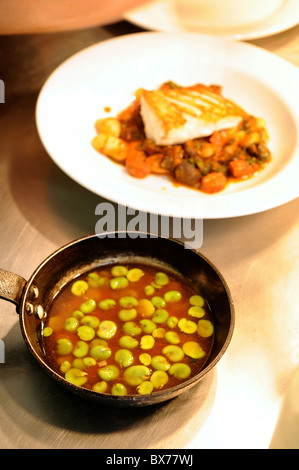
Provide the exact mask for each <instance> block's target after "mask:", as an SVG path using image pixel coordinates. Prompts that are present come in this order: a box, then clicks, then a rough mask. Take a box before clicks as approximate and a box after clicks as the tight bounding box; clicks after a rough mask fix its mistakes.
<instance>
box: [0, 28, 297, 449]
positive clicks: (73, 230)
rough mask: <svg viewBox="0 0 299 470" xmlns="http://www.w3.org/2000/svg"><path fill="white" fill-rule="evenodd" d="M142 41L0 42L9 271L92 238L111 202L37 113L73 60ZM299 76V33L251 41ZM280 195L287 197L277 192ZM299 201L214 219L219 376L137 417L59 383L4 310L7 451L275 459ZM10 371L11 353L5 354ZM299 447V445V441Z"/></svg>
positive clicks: (2, 426) (290, 350) (292, 345)
mask: <svg viewBox="0 0 299 470" xmlns="http://www.w3.org/2000/svg"><path fill="white" fill-rule="evenodd" d="M136 31H141V30H139V28H136V27H135V26H133V25H130V24H129V23H126V22H121V23H118V24H115V25H113V26H109V27H105V28H93V29H89V30H82V31H77V32H68V33H59V34H46V35H41V36H38V35H28V36H12V37H0V78H1V79H2V80H3V81H4V83H5V104H0V220H1V229H0V266H1V268H4V269H7V270H9V271H12V272H15V273H17V274H20V275H21V276H23V277H25V278H28V277H29V276H30V275H31V274H32V272H33V271H34V269H35V268H36V267H37V265H38V264H39V263H40V262H41V261H43V260H44V258H45V257H46V256H47V255H49V254H50V253H52V252H53V251H54V250H55V249H56V248H58V247H59V246H61V245H63V244H64V243H67V242H69V241H70V240H72V239H75V238H77V237H80V236H83V235H86V234H89V233H94V230H95V224H96V221H97V216H96V215H95V207H96V205H97V204H98V203H99V202H101V199H100V198H99V197H98V196H96V195H94V194H92V193H90V192H89V191H87V190H85V189H84V188H82V187H81V186H79V185H78V184H76V183H75V182H74V181H72V180H71V179H69V178H68V177H67V176H66V175H65V174H64V173H62V172H61V171H60V170H59V169H58V168H57V167H56V166H55V164H54V163H53V162H52V160H51V159H50V158H49V156H48V155H47V153H46V151H45V150H44V148H43V146H42V144H41V142H40V140H39V137H38V135H37V131H36V127H35V105H36V99H37V96H38V93H39V90H40V88H41V86H42V84H43V82H44V81H45V80H46V78H47V77H48V75H49V74H50V73H51V72H52V71H53V70H54V69H55V68H56V67H57V66H58V65H59V64H60V63H61V62H62V61H64V60H65V59H66V58H68V57H69V56H70V55H72V54H73V53H75V52H77V51H79V50H81V49H82V48H84V47H86V46H88V45H90V44H93V43H96V42H99V41H103V40H105V39H107V38H110V37H113V36H117V35H122V34H127V33H131V32H136ZM252 42H253V43H254V44H256V45H258V46H260V47H264V48H265V49H267V50H270V51H271V52H273V53H276V54H278V55H280V56H282V57H284V58H285V59H287V60H289V61H291V62H292V63H294V64H295V65H297V66H299V26H298V27H296V28H293V29H291V30H289V31H287V32H284V33H281V34H278V35H275V36H273V37H268V38H264V39H259V40H256V41H252ZM278 190H279V188H278ZM298 211H299V201H298V199H297V200H295V201H293V202H290V203H288V204H285V205H283V206H281V207H278V208H276V209H272V210H270V211H267V212H264V213H260V214H256V215H250V216H247V217H239V218H236V219H226V220H207V221H204V225H203V228H204V235H203V237H204V238H203V246H202V248H201V252H202V253H203V254H204V255H206V256H207V257H208V258H209V259H210V260H211V261H212V262H213V263H215V264H216V265H217V267H218V268H219V269H220V271H221V272H222V273H223V275H224V277H225V278H226V281H227V282H228V284H229V287H230V289H231V293H232V296H233V299H234V303H235V310H236V325H235V331H234V335H233V339H232V342H231V345H230V347H229V349H228V351H227V352H226V354H225V356H224V358H223V359H222V360H221V361H220V363H219V365H218V366H217V367H216V368H215V370H214V371H213V372H212V373H211V374H210V375H208V376H207V377H206V378H205V379H204V380H203V381H202V382H201V383H200V384H199V385H197V386H196V387H194V388H193V389H191V390H190V391H189V392H187V393H186V394H183V395H181V396H180V397H178V398H176V399H174V400H172V401H170V402H168V403H165V404H163V405H159V406H154V407H148V408H144V409H138V410H121V409H106V408H102V407H100V406H98V405H95V404H93V403H89V402H85V401H82V400H80V399H78V398H77V397H75V396H73V395H72V394H70V393H69V392H67V391H65V390H64V389H62V388H61V387H60V386H59V385H57V384H56V383H54V382H53V381H52V380H51V379H50V378H49V377H48V376H47V375H45V373H44V372H43V371H42V370H41V369H40V367H39V366H38V365H37V363H36V362H35V360H34V359H33V358H32V356H31V354H30V353H29V352H28V350H27V348H26V346H25V344H24V342H23V339H22V335H21V332H20V328H19V324H18V316H17V314H16V311H15V308H14V306H13V305H12V304H10V303H8V302H5V301H2V300H1V301H0V339H2V341H3V342H4V345H5V361H4V362H3V361H2V363H0V448H2V449H23V448H30V449H37V448H44V449H60V448H69V449H73V448H97V449H186V451H187V450H188V449H216V448H223V449H230V448H233V449H236V448H243V449H245V448H250V449H253V448H255V449H257V448H261V449H267V448H269V446H270V442H271V438H272V435H273V432H274V429H275V426H276V422H277V419H278V416H279V411H280V407H281V403H282V398H283V396H284V393H285V391H286V389H287V386H288V383H289V380H290V376H291V374H292V372H293V371H294V370H295V368H296V367H297V365H298V362H299V290H298V287H297V284H298V280H299V246H298V240H299V217H298ZM0 361H1V355H0ZM297 443H298V447H299V438H298V441H297Z"/></svg>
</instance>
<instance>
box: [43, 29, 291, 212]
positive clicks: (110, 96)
mask: <svg viewBox="0 0 299 470" xmlns="http://www.w3.org/2000/svg"><path fill="white" fill-rule="evenodd" d="M167 80H173V81H175V82H177V83H179V84H181V85H191V84H194V83H196V82H202V83H205V84H210V83H216V84H221V85H222V86H223V94H224V96H226V97H228V98H230V99H232V100H234V101H236V103H238V104H240V105H241V106H243V107H244V108H245V109H246V110H247V111H248V112H250V113H252V114H253V115H255V116H259V117H263V118H264V119H265V120H266V126H267V129H268V131H269V134H270V149H271V151H272V153H273V161H272V162H271V163H270V164H269V165H268V166H267V168H266V169H264V170H263V171H262V172H261V173H260V174H259V175H257V176H255V177H253V178H251V179H249V180H247V181H244V182H239V183H233V184H230V185H229V186H228V187H227V188H226V189H225V190H224V191H222V192H221V193H217V194H213V195H207V194H203V193H201V192H200V191H196V190H193V189H189V188H185V187H177V186H175V185H173V184H172V183H171V181H170V180H169V179H167V178H166V177H161V176H156V175H150V176H149V177H147V178H145V179H136V178H134V177H131V176H130V175H129V174H128V173H127V171H126V169H125V168H124V167H123V166H120V165H117V164H115V163H113V162H112V161H111V160H110V159H108V158H107V157H105V156H103V155H101V154H99V153H98V152H96V151H95V150H94V149H93V148H92V147H91V140H92V138H93V137H94V135H95V131H94V123H95V121H96V119H98V118H101V117H105V116H109V114H107V112H105V111H104V108H105V107H106V106H110V107H111V112H110V114H111V115H115V113H116V112H117V111H119V110H121V109H123V108H124V107H125V106H126V105H127V104H129V102H130V101H131V100H132V99H133V93H134V91H135V90H137V89H138V88H140V87H145V88H156V87H157V86H159V85H160V84H161V83H163V82H164V81H167ZM298 83H299V70H298V69H297V68H296V67H295V66H293V65H291V64H289V63H288V62H286V61H284V60H283V59H281V58H278V57H276V56H274V55H272V54H270V53H269V52H266V51H264V50H262V49H260V48H258V47H256V46H252V45H249V44H243V43H241V42H237V41H231V40H228V39H226V40H223V39H221V40H220V39H217V38H212V37H210V36H200V35H192V34H188V33H174V34H171V33H157V32H147V33H137V34H132V35H127V36H123V37H120V38H114V39H109V40H108V41H105V42H102V43H100V44H95V45H93V46H91V47H89V48H87V49H85V50H83V51H82V52H79V53H77V54H75V55H74V56H73V57H71V58H70V59H68V60H67V61H66V62H64V63H63V64H62V65H61V66H60V67H58V69H56V71H54V73H53V74H52V75H51V76H50V77H49V79H48V80H47V81H46V83H45V85H44V86H43V88H42V90H41V92H40V96H39V98H38V102H37V108H36V120H37V128H38V131H39V135H40V138H41V140H42V142H43V144H44V146H45V148H46V150H47V151H48V153H49V155H50V156H51V157H52V159H53V160H54V162H56V164H57V165H58V166H59V167H60V168H61V169H62V170H63V171H64V172H65V173H66V174H67V175H69V176H70V177H71V178H73V179H74V180H75V181H76V182H78V183H80V184H81V185H82V186H84V187H85V188H88V189H89V190H90V191H93V192H94V193H96V194H98V195H101V196H103V197H104V198H107V199H108V200H111V201H114V202H117V203H120V204H122V205H126V206H127V207H132V208H134V209H137V210H140V211H145V212H148V213H156V214H161V215H166V216H176V217H190V218H203V219H204V218H225V217H234V216H240V215H246V214H252V213H256V212H261V211H264V210H267V209H271V208H273V207H276V206H278V205H281V204H284V203H286V202H288V201H290V200H292V199H294V198H296V197H297V196H299V185H298V175H299V147H298V135H299V88H298Z"/></svg>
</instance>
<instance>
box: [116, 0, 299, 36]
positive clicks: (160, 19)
mask: <svg viewBox="0 0 299 470" xmlns="http://www.w3.org/2000/svg"><path fill="white" fill-rule="evenodd" d="M207 1H208V0H207ZM124 18H125V19H126V20H127V21H130V22H131V23H133V24H135V25H137V26H140V27H142V28H145V29H150V30H153V31H161V32H191V33H200V34H211V35H213V36H222V37H223V36H224V37H227V38H232V39H237V40H245V39H256V38H261V37H265V36H270V35H272V34H277V33H280V32H282V31H285V30H287V29H289V28H292V27H293V26H296V25H297V24H298V23H299V1H298V0H283V3H282V5H281V7H280V8H278V9H277V10H276V11H275V12H274V13H273V14H272V15H270V16H269V17H268V18H267V19H264V20H261V21H258V22H255V23H252V24H250V25H243V26H242V27H238V26H235V27H232V26H227V27H225V26H223V27H222V28H220V27H213V26H212V25H209V24H208V25H207V26H205V27H204V26H203V25H199V26H198V27H193V29H192V28H191V27H190V25H189V24H188V23H187V19H186V18H184V16H178V14H177V11H176V9H175V7H174V5H173V2H172V0H157V1H153V2H150V3H147V4H145V5H143V6H141V7H139V8H136V9H134V10H131V11H129V12H127V13H126V14H125V16H124Z"/></svg>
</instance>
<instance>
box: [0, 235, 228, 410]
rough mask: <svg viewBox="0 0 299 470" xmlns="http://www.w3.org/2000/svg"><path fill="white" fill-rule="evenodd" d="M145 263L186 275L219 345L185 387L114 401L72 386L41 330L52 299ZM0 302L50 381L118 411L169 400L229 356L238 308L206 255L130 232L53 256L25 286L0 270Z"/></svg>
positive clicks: (79, 243)
mask: <svg viewBox="0 0 299 470" xmlns="http://www.w3.org/2000/svg"><path fill="white" fill-rule="evenodd" d="M115 262H117V263H125V262H127V263H134V262H141V263H143V264H144V263H145V264H150V265H152V266H154V267H159V268H163V267H164V268H165V269H170V270H172V271H174V272H176V273H177V274H179V275H181V276H183V278H185V279H187V280H188V281H189V282H190V283H191V284H192V285H193V288H194V289H195V290H196V291H198V292H200V293H201V295H202V296H203V297H205V298H206V299H207V302H208V303H209V305H210V307H211V310H212V314H213V320H214V325H215V340H214V345H213V348H212V351H211V355H210V356H209V358H208V360H207V362H206V364H205V366H204V368H203V369H202V370H201V371H200V372H199V373H198V374H197V375H196V376H195V377H193V378H191V379H189V380H187V381H186V382H184V383H182V384H180V385H178V386H175V387H172V388H169V389H166V390H164V391H158V392H154V393H152V394H150V395H136V396H135V395H134V396H132V395H128V396H116V395H108V394H102V393H97V392H93V391H91V390H87V389H84V388H83V387H78V386H76V385H72V384H71V383H69V382H68V381H66V380H65V379H64V378H63V377H61V376H60V375H58V374H57V373H56V372H55V371H53V370H52V369H51V368H50V367H49V365H48V364H47V357H46V355H45V353H44V351H43V348H42V342H41V326H42V322H43V319H44V318H45V316H46V314H47V312H48V311H49V308H50V305H51V303H52V302H53V299H54V298H55V297H56V295H57V294H58V293H59V292H60V290H61V289H62V288H63V287H64V286H65V285H66V284H67V283H68V282H69V281H71V280H72V279H74V278H75V277H77V276H79V275H81V274H83V273H85V272H87V271H90V270H91V269H95V268H97V267H99V266H103V265H106V264H110V263H115ZM0 297H1V298H4V299H6V300H9V301H11V302H13V303H14V304H15V305H16V310H17V313H18V314H19V319H20V327H21V331H22V334H23V337H24V340H25V343H26V345H27V347H28V348H29V350H30V351H31V353H32V354H33V356H34V357H35V359H36V360H37V361H38V363H39V364H40V365H41V366H42V368H43V369H44V370H45V371H46V372H47V373H48V374H50V376H51V377H52V378H53V379H55V380H56V381H58V383H59V384H61V385H63V386H64V387H65V388H67V389H68V390H70V391H72V392H74V393H76V394H77V395H79V396H80V397H82V398H87V399H92V400H96V401H98V402H99V403H102V404H105V405H112V406H118V407H130V406H145V405H151V404H156V403H160V402H163V401H166V400H170V399H172V398H174V397H176V396H178V395H180V394H181V393H182V392H184V391H186V390H188V389H190V387H192V386H194V385H195V384H197V383H198V382H199V381H200V380H201V379H202V378H203V377H205V376H206V374H207V373H208V372H210V371H211V369H213V367H215V365H216V364H217V363H218V361H219V360H220V359H221V357H222V356H223V354H224V352H225V351H226V349H227V347H228V345H229V343H230V341H231V337H232V333H233V328H234V307H233V301H232V298H231V294H230V291H229V288H228V286H227V284H226V282H225V280H224V279H223V277H222V275H221V274H220V273H219V271H218V270H217V269H216V268H215V266H213V265H212V263H211V262H210V261H208V260H207V259H206V258H205V257H204V256H202V255H201V254H200V253H198V252H197V251H195V250H191V249H190V248H186V247H185V246H184V244H182V243H180V242H178V241H175V240H172V239H168V238H163V237H157V236H150V234H146V233H144V234H140V233H138V235H136V232H135V233H130V232H113V233H106V234H103V235H91V236H87V237H84V238H81V239H78V240H75V241H73V242H71V243H69V244H67V245H65V246H64V247H62V248H60V249H58V250H57V251H55V252H54V253H53V254H52V255H50V256H49V257H48V258H47V259H46V260H45V261H44V262H43V263H42V264H41V265H40V266H39V267H38V268H37V269H36V270H35V272H34V273H33V274H32V276H31V277H30V279H29V280H28V281H26V280H25V279H23V278H22V277H20V276H18V275H16V274H13V273H10V272H7V271H4V270H0Z"/></svg>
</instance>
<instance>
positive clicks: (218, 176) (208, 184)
mask: <svg viewBox="0 0 299 470" xmlns="http://www.w3.org/2000/svg"><path fill="white" fill-rule="evenodd" d="M226 184H227V178H226V176H225V175H224V174H223V173H218V172H213V173H209V174H207V175H206V176H204V177H203V178H202V180H201V184H200V189H201V190H202V191H203V192H205V193H210V194H211V193H218V192H219V191H222V190H223V189H224V188H225V186H226Z"/></svg>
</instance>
